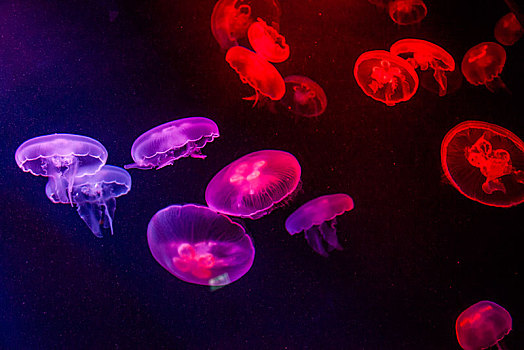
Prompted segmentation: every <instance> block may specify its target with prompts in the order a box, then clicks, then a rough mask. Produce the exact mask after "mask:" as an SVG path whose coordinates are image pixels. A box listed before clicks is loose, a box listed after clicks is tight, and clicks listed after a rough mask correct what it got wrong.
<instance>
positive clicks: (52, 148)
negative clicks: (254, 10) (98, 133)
mask: <svg viewBox="0 0 524 350" xmlns="http://www.w3.org/2000/svg"><path fill="white" fill-rule="evenodd" d="M15 160H16V164H18V166H19V167H20V169H22V170H23V171H25V172H30V173H31V174H33V175H37V176H46V177H48V178H49V179H50V181H51V180H52V184H53V185H55V188H54V190H53V191H54V196H55V198H57V200H58V201H60V202H62V203H71V192H72V190H73V179H74V178H75V177H77V176H84V175H92V174H94V173H96V172H97V171H98V170H100V168H101V167H102V166H103V165H104V164H105V163H106V160H107V150H106V149H105V147H104V146H103V145H102V144H101V143H100V142H98V141H97V140H95V139H92V138H90V137H87V136H80V135H73V134H52V135H45V136H39V137H35V138H32V139H30V140H27V141H25V142H24V143H22V144H21V145H20V147H18V149H17V150H16V152H15ZM59 184H60V186H58V185H59Z"/></svg>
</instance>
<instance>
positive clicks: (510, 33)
mask: <svg viewBox="0 0 524 350" xmlns="http://www.w3.org/2000/svg"><path fill="white" fill-rule="evenodd" d="M523 35H524V28H523V27H522V24H521V23H520V22H519V21H518V19H517V16H515V14H514V13H513V12H510V13H508V14H506V15H504V16H503V17H502V18H501V19H499V20H498V22H497V24H496V25H495V39H497V41H498V42H499V43H501V44H502V45H506V46H511V45H513V44H515V43H516V42H517V41H519V39H520V38H522V36H523Z"/></svg>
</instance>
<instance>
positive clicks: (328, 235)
mask: <svg viewBox="0 0 524 350" xmlns="http://www.w3.org/2000/svg"><path fill="white" fill-rule="evenodd" d="M336 224H337V221H336V219H333V220H330V221H324V222H323V223H322V224H321V225H320V226H319V230H320V233H321V234H322V237H323V238H324V241H326V242H327V244H328V245H329V248H331V250H333V249H336V250H342V246H341V245H340V243H339V242H338V237H337V229H336V228H335V225H336Z"/></svg>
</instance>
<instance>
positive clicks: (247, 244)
mask: <svg viewBox="0 0 524 350" xmlns="http://www.w3.org/2000/svg"><path fill="white" fill-rule="evenodd" d="M147 242H148V243H149V249H150V250H151V253H152V254H153V257H154V258H155V259H156V261H158V263H159V264H160V265H162V266H163V267H164V268H165V269H166V270H167V271H169V272H170V273H172V274H173V275H175V276H176V277H178V278H180V279H181V280H183V281H186V282H189V283H195V284H202V285H225V284H228V283H230V282H234V281H236V280H238V279H239V278H240V277H242V276H243V275H245V274H246V273H247V272H248V271H249V269H250V268H251V265H253V259H254V256H255V248H254V247H253V243H252V242H251V238H250V237H249V236H248V235H247V234H246V232H245V230H244V228H243V227H242V226H240V225H239V224H237V223H235V222H232V221H231V220H230V219H229V218H228V217H227V216H225V215H222V214H219V213H216V212H214V211H212V210H211V209H209V208H206V207H201V206H198V205H194V204H187V205H184V206H179V205H172V206H169V207H167V208H165V209H162V210H160V211H159V212H157V213H156V214H155V215H154V216H153V218H152V219H151V221H150V222H149V225H148V227H147ZM224 276H226V278H224Z"/></svg>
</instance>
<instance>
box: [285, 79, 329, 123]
mask: <svg viewBox="0 0 524 350" xmlns="http://www.w3.org/2000/svg"><path fill="white" fill-rule="evenodd" d="M284 82H285V84H286V94H285V96H284V98H283V99H282V103H283V104H284V106H285V108H286V109H287V110H288V111H290V112H291V113H293V114H295V115H298V116H301V117H306V118H312V117H318V116H319V115H321V114H322V113H324V111H325V110H326V107H327V97H326V93H325V92H324V90H323V89H322V87H321V86H320V85H318V84H317V83H316V82H314V81H313V80H311V79H309V78H308V77H304V76H301V75H290V76H288V77H286V78H285V79H284Z"/></svg>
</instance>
